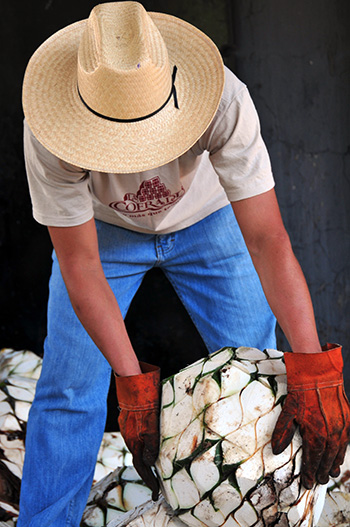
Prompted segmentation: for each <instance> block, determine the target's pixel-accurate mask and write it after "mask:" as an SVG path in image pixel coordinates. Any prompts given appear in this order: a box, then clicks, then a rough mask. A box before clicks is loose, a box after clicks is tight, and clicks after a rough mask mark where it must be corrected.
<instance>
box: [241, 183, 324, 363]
mask: <svg viewBox="0 0 350 527" xmlns="http://www.w3.org/2000/svg"><path fill="white" fill-rule="evenodd" d="M232 208H233V211H234V213H235V216H236V218H237V221H238V224H239V226H240V228H241V231H242V234H243V237H244V239H245V242H246V245H247V247H248V250H249V253H250V255H251V258H252V260H253V264H254V266H255V269H256V271H257V273H258V275H259V278H260V281H261V284H262V287H263V289H264V293H265V296H266V298H267V301H268V303H269V305H270V307H271V309H272V311H273V313H274V314H275V316H276V318H277V320H278V323H279V324H280V326H281V328H282V330H283V332H284V334H285V336H286V338H287V339H288V342H289V344H290V346H291V348H292V350H293V351H294V352H295V353H318V352H320V351H321V345H320V343H319V340H318V336H317V330H316V324H315V318H314V312H313V307H312V302H311V298H310V294H309V290H308V287H307V284H306V281H305V278H304V275H303V272H302V270H301V268H300V265H299V263H298V261H297V259H296V257H295V255H294V253H293V250H292V247H291V243H290V240H289V236H288V234H287V232H286V229H285V227H284V225H283V221H282V218H281V214H280V210H279V206H278V203H277V199H276V194H275V191H274V190H270V191H268V192H265V193H263V194H260V195H258V196H254V197H252V198H248V199H244V200H240V201H236V202H233V203H232Z"/></svg>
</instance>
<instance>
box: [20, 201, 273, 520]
mask: <svg viewBox="0 0 350 527" xmlns="http://www.w3.org/2000/svg"><path fill="white" fill-rule="evenodd" d="M96 226H97V231H98V237H99V249H100V255H101V261H102V264H103V268H104V272H105V275H106V278H107V280H108V282H109V284H110V286H111V288H112V289H113V291H114V292H115V295H116V298H117V300H118V302H119V306H120V309H121V311H122V314H123V316H124V317H125V315H126V313H127V311H128V308H129V305H130V303H131V300H132V299H133V297H134V295H135V293H136V291H137V289H138V287H139V286H140V284H141V282H142V279H143V277H144V275H145V273H146V272H147V270H149V269H151V268H152V267H154V266H157V267H160V268H162V269H163V271H164V273H165V274H166V276H167V277H168V279H169V280H170V282H171V283H172V285H173V287H174V289H175V291H176V293H177V294H178V295H179V297H180V299H181V300H182V302H183V304H184V306H185V308H186V309H187V311H188V313H189V315H190V316H191V318H192V320H193V322H194V324H195V325H196V327H197V329H198V330H199V332H200V334H201V336H202V338H203V340H204V342H205V344H206V346H207V348H208V351H209V352H213V351H215V350H217V349H219V348H221V347H223V346H240V345H242V346H243V345H244V346H253V347H258V348H259V349H264V348H275V347H276V342H275V319H274V317H273V315H272V313H271V311H270V308H269V306H268V304H267V302H266V299H265V297H264V294H263V291H262V288H261V285H260V282H259V280H258V277H257V274H256V272H255V270H254V268H253V265H252V262H251V259H250V256H249V254H248V252H247V249H246V247H245V244H244V241H243V238H242V235H241V232H240V230H239V228H238V225H237V223H236V220H235V217H234V215H233V213H232V209H231V207H230V206H227V207H224V208H223V209H220V210H219V211H217V212H215V213H213V214H211V215H210V216H208V217H207V218H205V219H204V220H202V221H200V222H198V223H197V224H195V225H192V226H190V227H188V228H186V229H183V230H181V231H177V232H174V233H172V234H164V235H152V234H143V233H138V232H133V231H129V230H126V229H121V228H119V227H116V226H113V225H109V224H106V223H103V222H100V221H96ZM188 362H189V363H190V362H191V357H189V361H188ZM110 373H111V370H110V366H109V364H108V363H107V361H106V360H105V358H104V357H103V355H102V354H101V353H100V351H99V350H98V349H97V348H96V346H95V345H94V344H93V342H92V341H91V339H90V338H89V337H88V335H87V333H86V332H85V330H84V328H83V327H82V326H81V324H80V322H79V321H78V319H77V317H76V315H75V313H74V311H73V309H72V307H71V304H70V301H69V297H68V294H67V291H66V288H65V285H64V283H63V280H62V277H61V274H60V270H59V265H58V263H57V260H56V257H55V255H54V260H53V267H52V275H51V278H50V295H49V303H48V332H47V337H46V340H45V346H44V360H43V368H42V374H41V376H40V379H39V381H38V384H37V390H36V395H35V400H34V402H33V405H32V408H31V411H30V415H29V420H28V427H27V438H26V456H25V463H24V469H23V479H22V490H21V502H20V517H19V521H18V524H17V525H18V527H49V526H50V527H68V526H69V527H78V526H79V523H80V520H81V516H82V513H83V510H84V507H85V504H86V501H87V497H88V494H89V491H90V489H91V484H92V478H93V473H94V468H95V463H96V457H97V454H98V450H99V446H100V443H101V439H102V436H103V433H104V427H105V421H106V399H107V394H108V389H109V382H110Z"/></svg>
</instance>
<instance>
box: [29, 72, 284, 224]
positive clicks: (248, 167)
mask: <svg viewBox="0 0 350 527" xmlns="http://www.w3.org/2000/svg"><path fill="white" fill-rule="evenodd" d="M24 154H25V162H26V170H27V176H28V182H29V188H30V194H31V199H32V204H33V215H34V218H35V219H36V220H37V221H38V222H39V223H41V224H43V225H48V226H56V227H67V226H75V225H80V224H82V223H85V222H86V221H88V220H90V219H91V218H92V217H95V218H97V219H99V220H102V221H105V222H107V223H112V224H115V225H118V226H120V227H123V228H126V229H131V230H134V231H138V232H145V233H159V234H164V233H168V232H173V231H176V230H180V229H183V228H185V227H188V226H189V225H192V224H194V223H196V222H198V221H200V220H202V219H203V218H205V217H206V216H208V215H209V214H211V213H213V212H215V211H216V210H218V209H220V208H222V207H224V206H225V205H227V204H228V203H229V202H230V201H237V200H241V199H244V198H249V197H252V196H256V195H258V194H262V193H263V192H267V191H268V190H271V189H272V188H273V186H274V179H273V176H272V172H271V165H270V160H269V156H268V153H267V150H266V147H265V144H264V142H263V140H262V137H261V134H260V124H259V119H258V116H257V113H256V110H255V108H254V105H253V102H252V100H251V98H250V95H249V93H248V90H247V88H246V86H245V85H244V84H243V83H242V82H241V81H240V80H239V79H238V78H237V77H236V76H235V75H234V74H233V73H232V72H231V71H230V70H228V69H227V68H225V87H224V91H223V95H222V98H221V101H220V105H219V108H218V110H217V112H216V115H215V117H214V119H213V121H212V122H211V124H210V126H209V128H208V129H207V130H206V132H205V133H204V134H203V135H202V137H201V138H200V139H199V140H198V141H197V142H196V143H195V145H194V146H193V147H192V148H190V150H188V151H187V152H186V153H185V154H183V155H182V156H180V157H179V158H178V159H176V160H175V161H172V162H171V163H168V164H166V165H163V166H161V167H158V168H155V169H152V170H147V171H145V172H138V173H134V174H109V173H102V172H96V171H87V170H85V169H82V168H79V167H76V166H73V165H70V164H68V163H66V162H64V161H62V160H60V159H59V158H57V157H56V156H54V155H53V154H51V153H50V152H48V150H46V148H44V146H42V145H41V144H40V143H39V142H38V141H37V139H36V138H35V137H34V135H33V134H32V132H31V130H30V129H29V126H28V125H27V123H26V122H25V124H24Z"/></svg>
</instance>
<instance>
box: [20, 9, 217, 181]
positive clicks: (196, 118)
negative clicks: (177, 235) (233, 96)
mask: <svg viewBox="0 0 350 527" xmlns="http://www.w3.org/2000/svg"><path fill="white" fill-rule="evenodd" d="M223 84H224V69H223V63H222V59H221V56H220V54H219V51H218V49H217V48H216V46H215V44H214V43H213V42H212V41H211V40H210V39H209V38H208V37H207V36H206V35H205V34H204V33H202V32H201V31H200V30H198V29H197V28H195V27H194V26H192V25H191V24H188V23H187V22H185V21H183V20H180V19H178V18H176V17H174V16H171V15H166V14H161V13H147V12H146V11H145V9H144V8H143V6H142V5H141V4H139V3H137V2H109V3H105V4H100V5H98V6H96V7H94V9H93V10H92V11H91V13H90V16H89V18H88V19H87V20H82V21H79V22H76V23H75V24H72V25H69V26H67V27H65V28H63V29H62V30H60V31H58V32H57V33H55V34H54V35H52V36H51V37H50V38H49V39H48V40H46V41H45V42H44V43H43V44H42V45H41V46H40V47H39V48H38V49H37V50H36V52H35V53H34V55H33V56H32V57H31V59H30V61H29V63H28V66H27V69H26V73H25V77H24V82H23V109H24V114H25V117H26V120H27V122H28V124H29V126H30V128H31V130H32V132H33V133H34V135H35V136H36V138H37V139H38V140H39V142H40V143H42V144H43V145H44V146H45V147H46V148H47V149H48V150H49V151H50V152H52V153H53V154H55V155H56V156H58V157H59V158H60V159H62V160H64V161H67V162H68V163H71V164H73V165H77V166H79V167H82V168H86V169H89V170H98V171H101V172H119V173H130V172H141V171H144V170H148V169H151V168H155V167H157V166H160V165H163V164H165V163H168V162H170V161H172V160H173V159H176V158H177V157H179V156H180V155H181V154H183V153H184V152H186V151H187V150H188V149H189V148H190V147H191V146H192V145H193V144H194V143H195V142H196V141H197V140H198V139H199V137H200V136H201V135H202V134H203V133H204V131H205V130H206V129H207V127H208V126H209V124H210V122H211V120H212V119H213V117H214V115H215V112H216V110H217V107H218V105H219V101H220V98H221V94H222V90H223Z"/></svg>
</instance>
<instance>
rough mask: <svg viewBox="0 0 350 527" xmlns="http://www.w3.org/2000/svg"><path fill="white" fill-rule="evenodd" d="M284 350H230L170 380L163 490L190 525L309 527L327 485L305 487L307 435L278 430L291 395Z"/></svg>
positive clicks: (161, 463)
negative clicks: (283, 441)
mask: <svg viewBox="0 0 350 527" xmlns="http://www.w3.org/2000/svg"><path fill="white" fill-rule="evenodd" d="M282 357H283V354H282V353H281V352H278V351H276V350H267V351H265V352H262V351H260V350H257V349H254V348H238V349H234V348H223V349H222V350H219V351H218V352H216V353H214V354H212V355H211V356H209V357H208V358H205V359H203V360H200V361H197V362H196V363H194V364H192V365H191V366H189V367H187V368H185V369H184V370H182V371H180V372H179V373H178V374H176V375H174V376H173V377H171V378H170V379H168V380H167V381H166V382H165V383H164V385H163V403H162V412H161V448H160V454H159V458H158V461H157V471H158V473H159V476H160V479H161V481H162V492H163V495H164V497H165V499H166V501H167V502H168V503H169V505H170V506H171V507H172V509H173V510H175V511H176V512H177V515H178V517H179V518H180V519H181V520H182V521H183V522H184V523H185V524H187V525H188V526H189V527H204V526H205V527H219V526H225V527H251V526H269V525H271V526H272V525H274V526H276V527H277V526H278V527H282V526H283V527H292V526H293V527H297V526H298V527H304V526H305V527H306V526H309V525H312V522H313V518H315V521H317V520H318V518H319V516H320V513H321V511H322V508H323V504H324V499H325V493H326V486H320V485H316V486H314V488H313V489H312V490H306V489H304V488H303V487H302V486H301V484H300V477H299V473H300V465H301V440H300V437H299V435H297V434H296V436H295V438H294V439H293V441H292V443H291V445H290V446H289V447H288V448H287V449H286V450H285V451H284V452H283V453H282V454H280V455H278V456H275V455H274V454H273V453H272V450H271V435H272V431H273V429H274V425H275V423H276V420H277V417H278V415H279V413H280V411H281V403H282V401H283V399H284V397H285V394H286V375H285V366H284V363H283V360H282Z"/></svg>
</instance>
